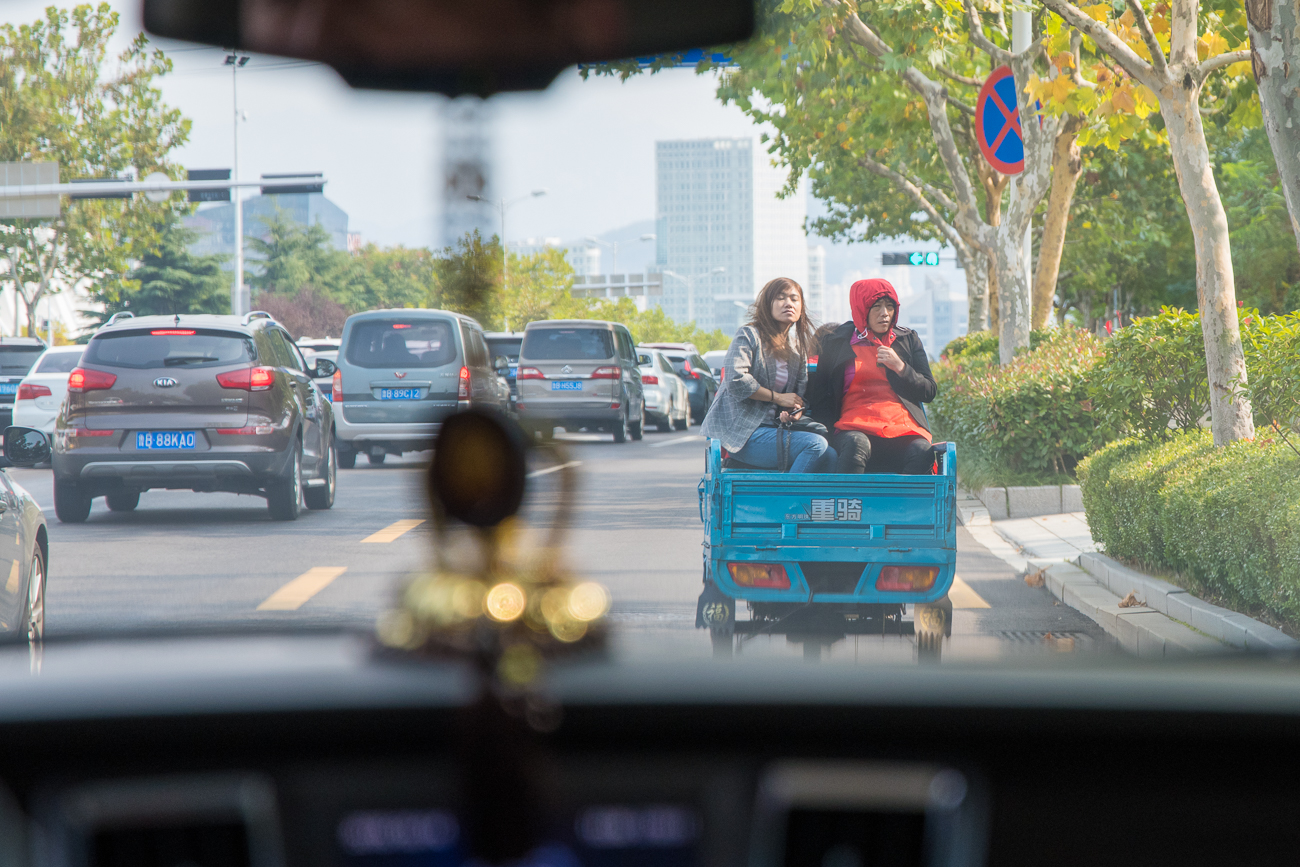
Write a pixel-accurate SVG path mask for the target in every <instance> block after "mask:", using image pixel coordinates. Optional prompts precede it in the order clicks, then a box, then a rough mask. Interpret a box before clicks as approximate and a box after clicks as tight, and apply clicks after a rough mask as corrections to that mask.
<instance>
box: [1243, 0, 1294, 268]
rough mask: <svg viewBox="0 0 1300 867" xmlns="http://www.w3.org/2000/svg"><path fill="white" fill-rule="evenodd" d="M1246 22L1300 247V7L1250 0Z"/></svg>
mask: <svg viewBox="0 0 1300 867" xmlns="http://www.w3.org/2000/svg"><path fill="white" fill-rule="evenodd" d="M1246 20H1247V22H1248V23H1249V28H1250V47H1251V64H1250V65H1251V69H1252V70H1253V71H1254V73H1255V82H1256V84H1257V85H1258V88H1259V102H1260V105H1261V106H1262V107H1263V109H1264V129H1265V130H1266V131H1267V132H1268V142H1269V144H1270V145H1272V146H1273V159H1274V161H1275V162H1276V163H1277V172H1278V175H1279V177H1280V179H1281V181H1282V194H1283V195H1284V196H1285V197H1286V209H1287V212H1288V213H1290V215H1291V232H1292V234H1293V235H1294V236H1295V240H1296V245H1297V247H1298V248H1300V144H1297V143H1298V142H1300V9H1297V7H1296V4H1295V2H1287V0H1246Z"/></svg>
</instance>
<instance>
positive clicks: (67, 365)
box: [33, 351, 82, 373]
mask: <svg viewBox="0 0 1300 867" xmlns="http://www.w3.org/2000/svg"><path fill="white" fill-rule="evenodd" d="M81 355H82V353H81V352H80V351H78V352H47V353H45V355H44V356H43V357H42V358H41V360H40V363H39V364H37V365H36V368H35V370H33V373H71V372H72V369H73V368H75V367H76V366H77V365H79V364H81Z"/></svg>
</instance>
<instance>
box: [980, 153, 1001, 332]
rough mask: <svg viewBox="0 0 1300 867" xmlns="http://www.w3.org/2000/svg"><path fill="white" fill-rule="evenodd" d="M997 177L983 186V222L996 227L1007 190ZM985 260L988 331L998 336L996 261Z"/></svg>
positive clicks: (992, 257)
mask: <svg viewBox="0 0 1300 867" xmlns="http://www.w3.org/2000/svg"><path fill="white" fill-rule="evenodd" d="M979 161H980V162H983V161H984V157H983V156H982V155H981V156H980V157H979ZM990 171H991V169H990ZM997 177H998V179H999V180H998V182H995V183H990V182H989V181H987V180H985V181H984V184H983V186H984V213H985V214H986V217H985V220H984V221H985V222H986V223H988V224H989V225H990V226H997V225H998V224H999V223H1001V222H1002V191H1003V190H1005V189H1006V188H1007V184H1006V181H1005V180H1002V178H1003V176H1002V175H998V176H997ZM986 260H987V261H988V265H989V267H988V272H989V301H988V311H989V330H990V331H992V332H993V333H994V334H998V333H999V328H1000V327H1001V323H1002V306H1001V304H1002V302H1001V301H999V300H998V299H999V297H1000V296H1001V294H1002V293H1001V292H999V291H998V289H999V287H998V260H997V257H996V256H988V257H986Z"/></svg>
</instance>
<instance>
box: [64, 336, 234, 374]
mask: <svg viewBox="0 0 1300 867" xmlns="http://www.w3.org/2000/svg"><path fill="white" fill-rule="evenodd" d="M81 360H82V362H83V363H85V364H98V365H103V366H105V367H127V368H133V369H136V370H148V369H150V368H154V367H215V366H217V365H222V364H237V363H239V362H241V361H255V360H257V348H256V347H255V346H254V345H253V338H251V337H249V336H248V335H246V334H238V333H236V332H232V331H212V330H205V329H194V328H155V329H152V330H150V331H123V332H118V333H115V334H102V335H98V336H96V337H94V338H93V339H91V341H90V343H89V344H87V345H86V353H85V355H83V356H82V357H81Z"/></svg>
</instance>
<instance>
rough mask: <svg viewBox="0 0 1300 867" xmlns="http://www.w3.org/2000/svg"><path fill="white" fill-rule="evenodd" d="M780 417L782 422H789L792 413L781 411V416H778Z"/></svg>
mask: <svg viewBox="0 0 1300 867" xmlns="http://www.w3.org/2000/svg"><path fill="white" fill-rule="evenodd" d="M778 418H779V419H780V422H781V424H789V423H790V418H791V416H790V413H788V412H783V413H781V415H780V416H778Z"/></svg>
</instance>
